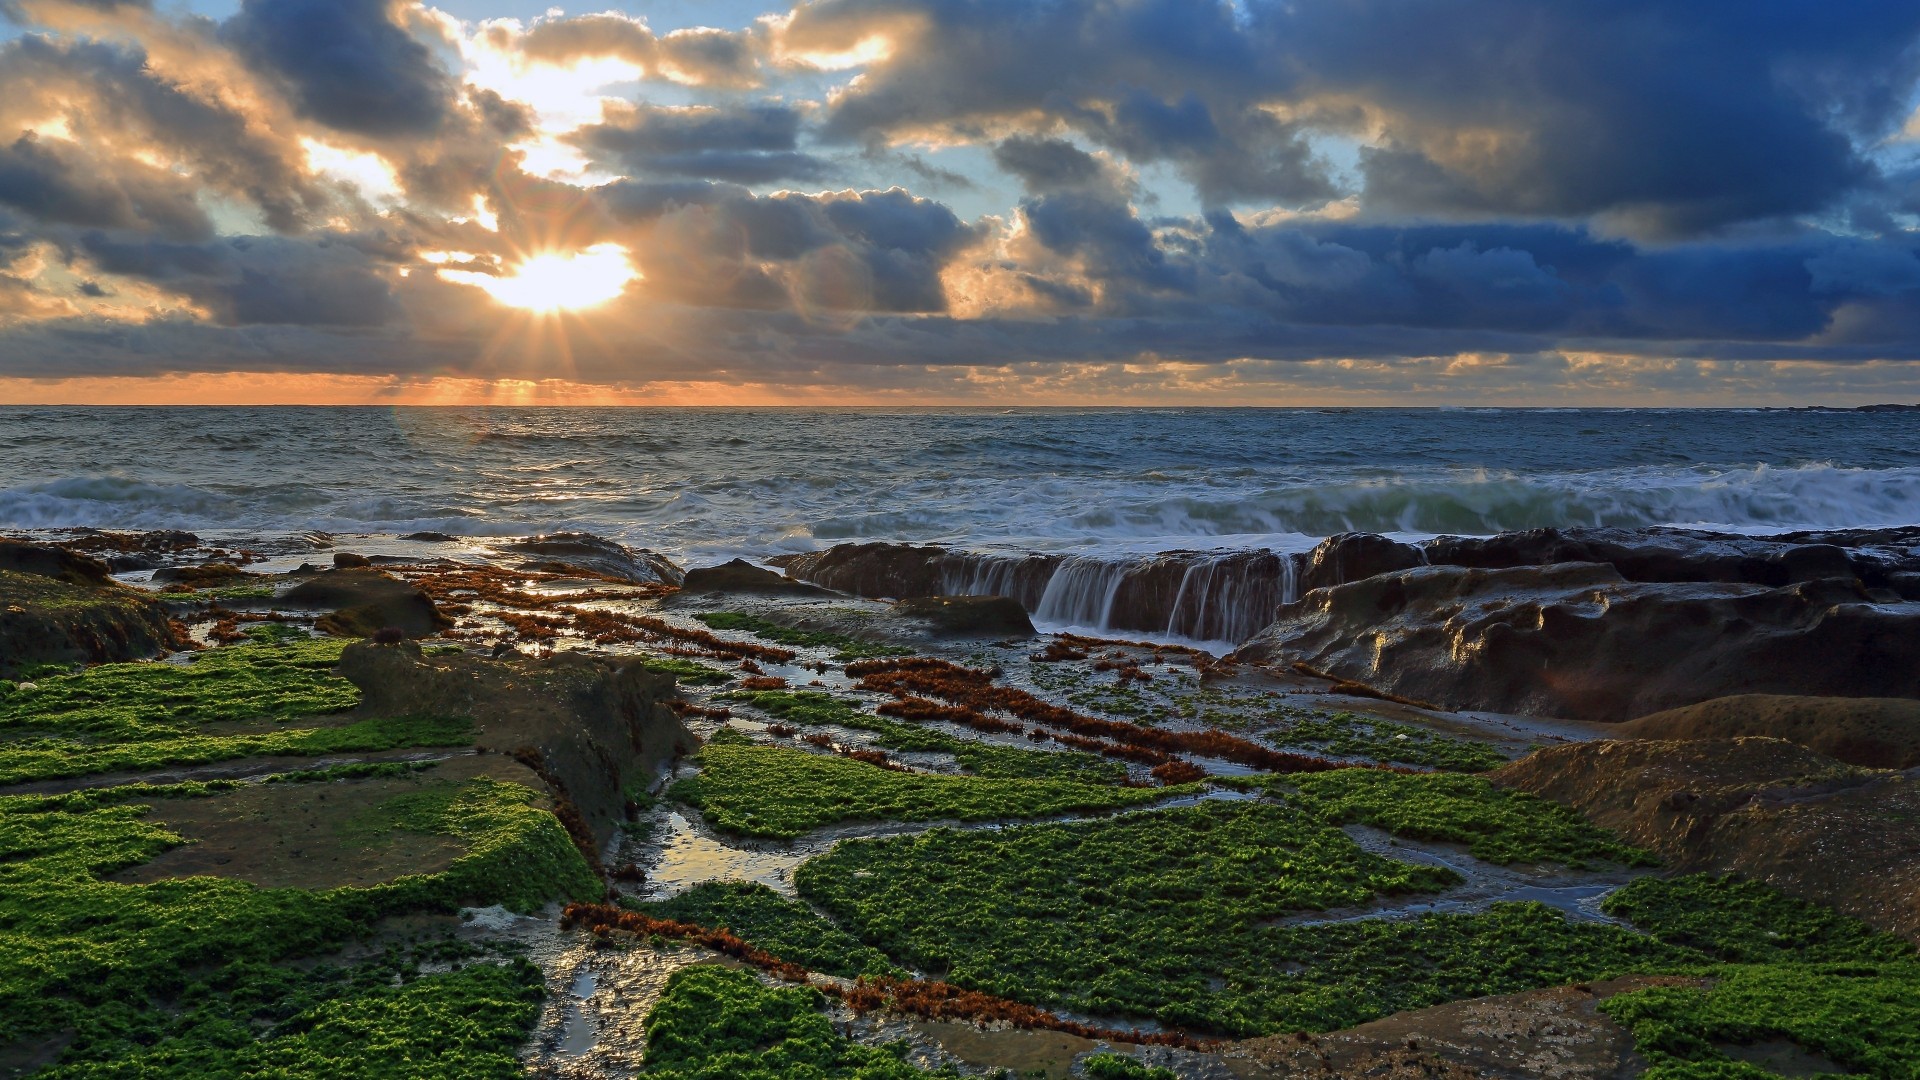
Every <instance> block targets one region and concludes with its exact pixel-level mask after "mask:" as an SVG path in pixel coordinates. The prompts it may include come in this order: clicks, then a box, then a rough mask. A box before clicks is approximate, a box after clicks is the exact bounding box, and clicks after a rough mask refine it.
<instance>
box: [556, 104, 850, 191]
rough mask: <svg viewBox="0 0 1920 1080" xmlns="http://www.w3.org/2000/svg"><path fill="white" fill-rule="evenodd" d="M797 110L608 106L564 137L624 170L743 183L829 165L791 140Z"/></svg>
mask: <svg viewBox="0 0 1920 1080" xmlns="http://www.w3.org/2000/svg"><path fill="white" fill-rule="evenodd" d="M799 132H800V114H799V113H798V112H796V111H794V110H793V109H792V108H789V107H787V106H784V105H776V104H762V105H742V106H728V107H717V106H712V105H697V106H686V107H678V108H668V107H662V106H654V105H629V104H615V105H609V106H608V108H607V110H606V113H605V117H604V120H603V122H601V123H598V124H590V125H587V126H584V127H581V128H579V129H577V130H575V131H573V132H571V133H570V134H568V136H567V141H568V142H571V143H573V144H574V145H576V146H579V147H580V148H581V149H583V150H585V151H587V152H588V154H589V155H590V156H592V157H594V158H595V159H597V160H601V161H605V162H608V163H611V164H615V165H617V166H618V167H620V168H622V169H624V170H625V171H626V172H628V173H634V174H641V175H652V176H681V177H702V178H707V179H713V180H730V181H733V182H735V183H741V184H764V183H768V182H770V181H774V180H817V179H820V178H821V177H824V176H826V175H827V174H828V173H829V172H830V171H831V170H830V168H829V166H828V164H827V163H826V162H824V161H822V160H821V159H819V158H816V157H814V156H812V155H811V154H804V153H800V152H798V151H797V150H796V149H795V147H796V145H797V140H798V137H799Z"/></svg>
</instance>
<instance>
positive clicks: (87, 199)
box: [0, 133, 213, 239]
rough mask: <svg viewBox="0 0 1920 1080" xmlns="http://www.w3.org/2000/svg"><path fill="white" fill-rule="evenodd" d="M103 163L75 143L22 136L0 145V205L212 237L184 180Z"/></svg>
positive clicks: (64, 218)
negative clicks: (110, 167) (11, 142)
mask: <svg viewBox="0 0 1920 1080" xmlns="http://www.w3.org/2000/svg"><path fill="white" fill-rule="evenodd" d="M101 165H102V163H100V162H97V161H94V160H89V157H88V156H87V155H86V154H85V152H84V151H83V150H82V149H81V148H80V147H79V145H78V144H75V143H70V142H66V141H65V140H44V141H43V140H40V139H37V138H35V137H34V135H33V134H32V133H28V134H25V135H22V136H20V138H18V139H16V140H15V141H14V142H13V144H12V145H11V146H0V205H6V206H11V207H13V208H14V209H16V210H19V211H21V212H22V213H25V214H28V215H31V216H33V217H35V218H38V219H40V220H42V221H50V222H59V223H61V224H66V225H83V226H94V227H101V228H146V229H152V230H153V231H155V232H157V233H160V234H162V235H165V236H169V237H174V238H178V239H194V238H204V237H207V236H210V235H212V233H213V224H212V222H211V221H209V220H208V218H207V215H206V213H205V212H204V211H202V210H201V209H200V206H199V204H198V203H196V202H195V201H194V194H195V189H194V186H193V185H192V184H191V183H190V182H189V181H187V180H186V179H185V178H183V177H180V176H178V175H176V174H174V173H170V172H168V171H166V170H164V169H156V168H152V167H150V166H141V165H139V164H138V163H136V164H134V165H132V166H130V167H129V166H123V167H122V170H121V171H120V173H119V175H116V174H115V172H114V171H113V170H111V169H103V168H102V167H101Z"/></svg>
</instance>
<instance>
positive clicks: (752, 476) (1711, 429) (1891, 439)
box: [0, 409, 1920, 562]
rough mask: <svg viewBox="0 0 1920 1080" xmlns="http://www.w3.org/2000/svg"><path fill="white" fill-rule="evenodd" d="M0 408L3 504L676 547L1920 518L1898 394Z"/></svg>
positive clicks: (1002, 545)
mask: <svg viewBox="0 0 1920 1080" xmlns="http://www.w3.org/2000/svg"><path fill="white" fill-rule="evenodd" d="M0 431H3V432H4V439H0V476H4V477H6V479H5V480H4V481H0V484H6V485H10V486H0V528H6V529H20V530H39V529H51V528H61V527H71V526H92V527H100V528H123V529H157V528H177V529H188V530H191V531H194V532H197V533H200V534H202V535H205V536H209V537H214V538H218V537H227V536H235V535H243V536H266V535H271V534H277V533H298V532H303V531H309V530H320V531H326V532H332V533H338V534H351V533H406V532H414V531H436V532H447V533H455V534H466V535H478V536H499V535H513V534H520V533H530V532H536V531H553V530H559V529H583V530H587V531H592V532H598V533H601V534H603V535H607V536H610V537H613V538H616V539H620V540H623V541H626V542H628V543H633V544H637V545H641V546H646V547H652V548H655V549H656V550H661V551H664V552H667V553H669V554H672V555H675V556H676V557H679V558H683V559H686V560H687V561H691V562H704V561H707V560H711V559H721V558H726V557H729V556H731V555H735V554H740V555H748V556H753V555H764V554H767V553H771V552H775V551H781V552H791V551H799V550H807V549H809V548H817V547H823V546H827V545H830V544H833V543H839V542H844V541H854V540H887V541H908V542H917V543H940V544H945V545H948V546H952V547H961V548H970V549H976V550H986V549H991V550H997V551H1008V550H1025V551H1051V552H1064V553H1074V554H1087V555H1097V554H1139V553H1145V552H1152V551H1161V550H1171V549H1175V548H1188V549H1210V548H1220V547H1239V548H1248V547H1269V548H1274V549H1276V550H1289V551H1291V550H1299V549H1300V548H1302V547H1305V546H1311V545H1312V544H1313V543H1315V542H1317V540H1318V539H1319V538H1321V537H1324V536H1327V535H1330V534H1332V533H1336V532H1347V531H1369V532H1381V533H1387V534H1390V535H1396V536H1400V537H1402V538H1408V539H1417V538H1421V537H1427V536H1433V535H1437V534H1443V533H1455V534H1468V535H1485V534H1491V533H1496V532H1502V531H1508V530H1514V529H1526V528H1535V527H1540V526H1620V527H1639V526H1649V525H1678V526H1693V527H1701V528H1712V529H1720V530H1727V531H1738V532H1771V531H1788V530H1793V529H1802V528H1853V527H1871V526H1886V525H1907V524H1913V523H1915V522H1920V419H1916V418H1913V417H1908V416H1904V415H1897V414H1889V415H1886V416H1859V415H1853V414H1841V415H1828V414H1781V413H1773V414H1768V415H1767V416H1764V417H1758V416H1752V415H1746V416H1735V415H1730V414H1724V413H1699V412H1695V413H1686V414H1654V413H1652V412H1646V411H1640V412H1630V411H1616V412H1580V413H1577V414H1574V413H1568V414H1543V413H1540V412H1537V411H1528V412H1506V413H1502V414H1500V415H1498V416H1494V415H1492V414H1487V413H1472V412H1450V413H1439V412H1431V411H1422V412H1418V413H1414V412H1393V411H1388V412H1368V411H1364V410H1362V411H1349V412H1338V413H1325V412H1321V411H1317V410H1315V411H1246V412H1242V411H1228V412H1210V411H1205V410H1185V411H1182V410H1171V411H1135V412H1129V411H1123V410H1122V411H1114V410H1107V411H1089V412H1077V411H1065V412H1042V413H1035V412H1030V411H1020V410H1016V411H1014V412H1013V413H1010V414H1007V415H1001V414H998V413H993V412H986V411H962V412H951V413H942V412H926V411H922V412H902V413H899V414H898V415H895V414H892V413H840V412H819V413H808V412H797V411H796V412H741V413H729V412H725V411H709V410H687V411H672V410H585V411H574V410H551V411H538V410H505V411H499V410H495V411H460V410H420V411H408V410H333V411H330V410H313V411H294V412H288V411H285V410H247V409H230V410H220V409H178V410H152V411H150V412H140V413H137V414H134V413H126V412H120V411H112V410H92V411H90V410H85V409H78V410H31V409H16V410H0ZM249 446H251V447H254V448H252V449H249V448H248V447H249ZM76 462H86V463H87V464H86V465H85V466H84V467H76V465H75V463H76Z"/></svg>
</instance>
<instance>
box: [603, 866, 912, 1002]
mask: <svg viewBox="0 0 1920 1080" xmlns="http://www.w3.org/2000/svg"><path fill="white" fill-rule="evenodd" d="M624 903H625V906H626V907H628V908H630V909H632V910H634V911H638V912H640V913H641V914H643V915H651V916H653V917H654V918H656V919H674V920H677V921H679V922H686V923H693V924H695V925H698V926H704V927H707V928H709V929H715V930H720V929H724V930H730V931H732V932H733V934H734V935H735V936H736V937H739V938H741V939H742V940H744V941H746V942H747V943H748V944H750V945H752V946H753V947H755V948H757V949H764V950H765V951H767V952H770V953H772V954H773V955H775V956H778V957H779V958H780V959H782V960H786V961H790V962H792V963H795V964H799V965H801V966H802V967H805V968H807V969H808V970H810V971H819V972H824V973H826V974H828V975H838V976H840V977H842V978H847V979H852V978H857V977H858V976H861V975H893V976H898V975H900V974H901V972H900V969H899V968H897V967H895V966H894V964H893V962H892V961H891V960H888V959H887V957H886V954H885V953H882V952H881V951H880V950H878V949H874V948H870V947H868V946H866V945H862V944H860V942H859V941H858V940H856V939H855V938H854V937H853V936H852V935H850V934H848V933H847V932H846V931H845V930H842V929H840V928H839V927H838V926H835V925H834V924H833V923H831V922H828V921H827V920H826V919H823V918H821V917H820V916H819V915H817V914H815V913H814V911H813V909H812V908H810V907H808V906H807V905H805V904H803V903H801V902H800V901H798V900H792V899H789V898H787V897H784V896H781V895H780V894H779V893H777V892H774V891H773V890H772V889H769V888H767V887H766V886H765V885H761V884H759V883H757V882H746V881H707V882H702V883H701V884H699V885H696V886H694V887H693V888H691V889H688V890H687V891H686V892H683V893H681V894H680V895H678V896H675V897H673V898H672V899H669V900H660V901H655V902H652V903H640V902H637V901H625V902H624Z"/></svg>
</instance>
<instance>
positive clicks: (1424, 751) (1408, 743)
mask: <svg viewBox="0 0 1920 1080" xmlns="http://www.w3.org/2000/svg"><path fill="white" fill-rule="evenodd" d="M1267 740H1268V741H1269V742H1272V743H1273V744H1274V745H1276V746H1281V747H1287V748H1291V749H1303V750H1312V751H1315V752H1318V753H1322V754H1334V755H1337V756H1340V757H1354V758H1365V759H1367V760H1368V761H1378V762H1383V763H1387V764H1394V765H1418V766H1421V767H1423V768H1429V769H1445V770H1448V771H1450V772H1485V771H1486V770H1488V769H1497V768H1499V767H1500V766H1502V765H1505V764H1506V763H1507V755H1505V754H1503V753H1501V752H1500V751H1499V750H1498V749H1496V748H1494V747H1492V746H1489V745H1487V744H1486V743H1481V742H1472V741H1470V740H1467V739H1456V738H1451V737H1448V736H1446V735H1441V734H1438V733H1436V732H1432V731H1428V730H1427V729H1425V728H1418V727H1414V726H1412V725H1410V724H1396V723H1393V722H1392V721H1388V720H1378V719H1374V718H1373V717H1366V716H1358V715H1356V714H1354V713H1334V714H1333V715H1331V716H1307V717H1304V718H1301V719H1296V720H1293V721H1292V722H1290V723H1289V724H1288V725H1287V726H1286V728H1284V729H1283V730H1280V731H1276V732H1272V733H1269V734H1268V735H1267Z"/></svg>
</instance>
